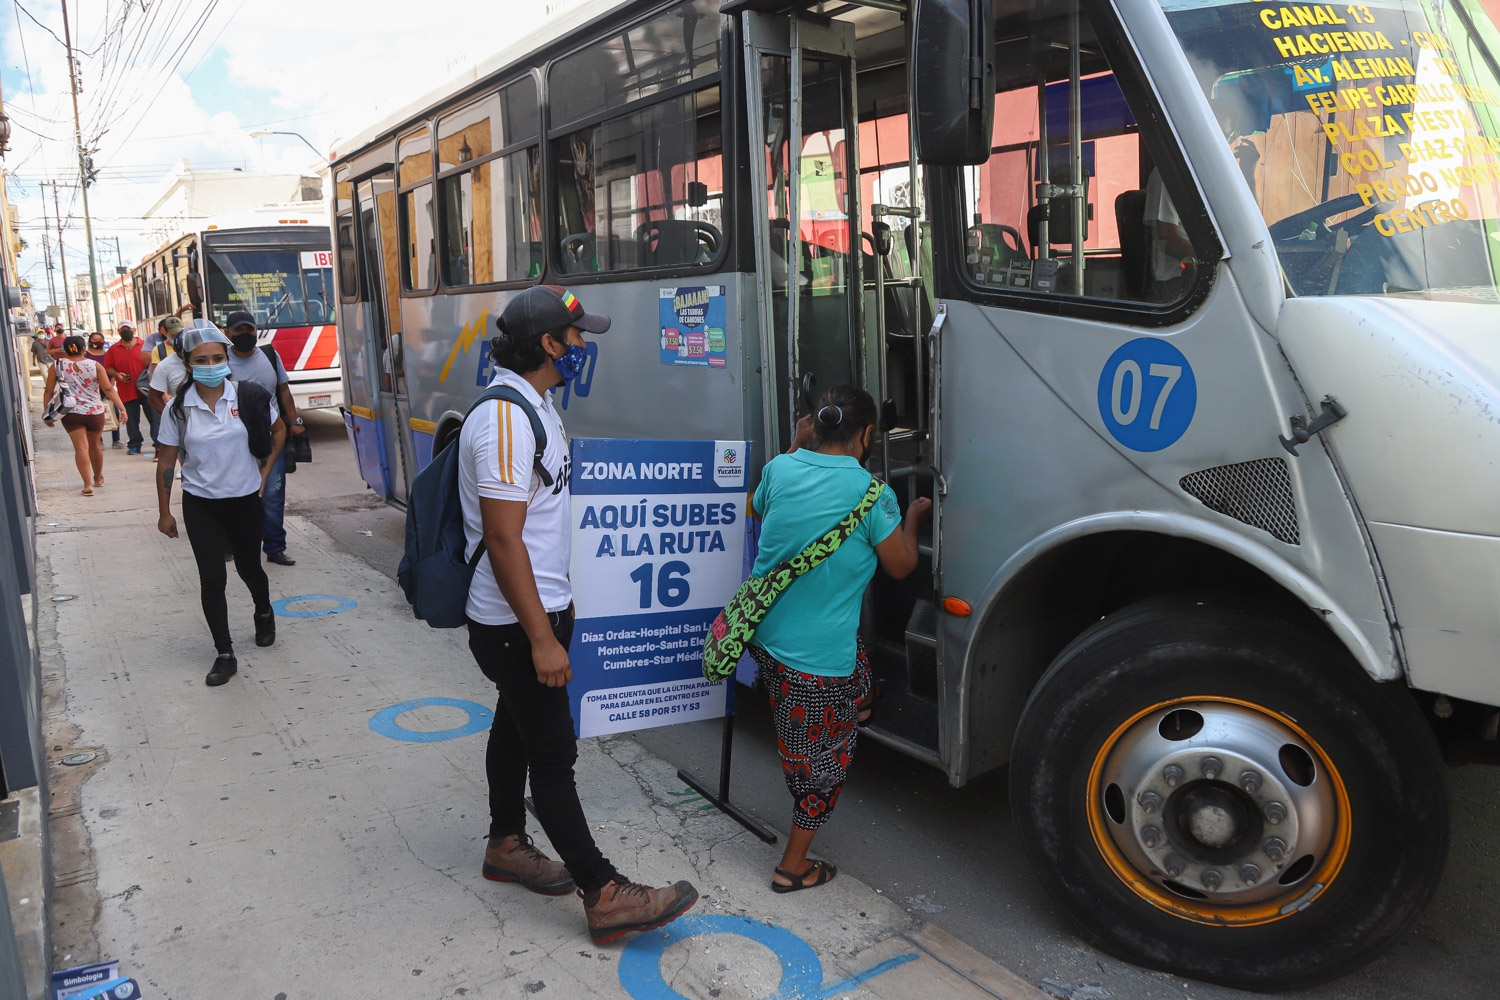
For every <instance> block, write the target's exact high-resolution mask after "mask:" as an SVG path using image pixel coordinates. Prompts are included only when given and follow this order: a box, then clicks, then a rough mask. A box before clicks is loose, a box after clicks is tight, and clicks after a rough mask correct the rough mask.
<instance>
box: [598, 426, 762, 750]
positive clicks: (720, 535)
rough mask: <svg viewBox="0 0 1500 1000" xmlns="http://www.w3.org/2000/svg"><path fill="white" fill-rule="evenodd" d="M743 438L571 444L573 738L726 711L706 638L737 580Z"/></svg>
mask: <svg viewBox="0 0 1500 1000" xmlns="http://www.w3.org/2000/svg"><path fill="white" fill-rule="evenodd" d="M748 456H749V448H748V446H747V445H746V442H744V441H636V440H625V439H614V438H575V439H574V440H573V456H572V457H573V481H572V486H573V561H572V567H571V575H572V581H573V600H574V604H575V607H576V613H577V616H578V618H577V622H576V624H575V625H574V628H573V645H572V648H571V649H570V651H569V659H570V660H571V661H572V667H573V681H572V683H570V684H569V685H568V693H569V696H570V697H571V699H572V702H573V720H574V724H575V726H576V727H577V730H578V735H579V736H584V737H587V736H605V735H608V734H610V733H624V732H631V731H633V730H637V729H650V728H652V727H655V726H665V725H675V724H676V723H679V722H692V721H695V720H698V719H715V718H720V717H722V716H723V715H725V714H726V713H727V712H728V711H729V710H730V708H731V703H730V701H729V697H730V695H729V691H728V688H729V686H730V685H728V684H727V683H724V682H721V683H718V684H713V683H710V682H708V681H706V680H704V679H703V672H702V670H703V657H702V648H703V638H704V636H705V635H707V633H708V627H709V625H710V624H712V623H713V620H714V618H715V617H716V616H717V615H718V613H719V611H720V609H722V608H723V607H724V605H725V604H726V603H727V602H728V601H729V598H730V597H732V596H734V592H735V589H736V588H738V587H739V585H740V581H741V580H743V579H744V562H743V558H744V546H745V530H746V527H745V507H746V493H745V484H746V481H747V479H746V474H745V466H746V462H747V459H748Z"/></svg>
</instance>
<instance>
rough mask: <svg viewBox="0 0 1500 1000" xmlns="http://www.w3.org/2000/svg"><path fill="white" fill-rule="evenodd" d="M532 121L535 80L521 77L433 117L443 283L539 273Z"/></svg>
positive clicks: (476, 282) (499, 279)
mask: <svg viewBox="0 0 1500 1000" xmlns="http://www.w3.org/2000/svg"><path fill="white" fill-rule="evenodd" d="M537 119H538V107H537V92H536V80H535V79H534V78H533V77H530V76H527V77H523V78H522V79H520V80H518V81H516V82H515V83H513V84H511V85H510V86H507V87H505V88H503V89H502V90H500V91H498V92H496V93H494V94H490V95H488V96H487V97H483V98H481V99H480V100H478V101H475V102H473V103H472V104H470V105H468V106H466V107H463V108H460V109H459V110H457V111H455V112H453V113H451V114H448V115H445V116H443V118H441V119H440V120H439V121H438V175H439V180H438V201H439V204H440V205H441V206H442V208H441V211H442V222H443V226H442V264H443V283H444V284H445V285H448V286H461V285H483V284H489V283H492V282H511V281H524V280H526V279H527V278H535V277H537V276H539V275H540V274H541V240H542V233H541V215H540V212H539V206H538V205H537V202H536V194H535V190H534V188H533V182H536V181H540V174H539V172H538V171H537V169H536V161H537V157H538V150H537V146H536V142H537V139H538V137H539V129H538V121H537Z"/></svg>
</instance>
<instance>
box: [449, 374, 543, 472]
mask: <svg viewBox="0 0 1500 1000" xmlns="http://www.w3.org/2000/svg"><path fill="white" fill-rule="evenodd" d="M496 399H500V400H504V401H505V402H507V403H514V404H515V405H516V406H519V407H520V408H521V412H523V413H525V414H526V417H527V419H528V420H530V421H531V435H532V438H533V439H534V440H535V441H536V450H535V453H534V454H533V455H532V456H531V465H532V468H533V469H535V470H536V474H537V478H539V479H541V481H542V485H544V486H551V485H552V474H551V473H550V472H548V471H547V467H546V466H545V465H543V464H542V456H543V455H544V454H546V452H547V428H545V427H543V426H542V418H541V416H540V415H539V414H538V413H537V412H536V407H534V406H532V405H531V401H530V400H528V399H527V398H526V397H525V396H523V395H521V390H519V389H517V388H515V387H514V386H509V385H492V386H490V387H489V388H488V389H486V390H485V391H484V394H483V395H481V396H480V397H479V398H478V399H476V400H474V405H473V406H471V407H469V411H468V413H465V414H464V419H465V420H467V419H468V418H469V413H473V412H474V409H475V407H477V406H479V404H480V403H484V402H489V401H491V400H496Z"/></svg>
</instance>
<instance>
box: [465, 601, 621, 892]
mask: <svg viewBox="0 0 1500 1000" xmlns="http://www.w3.org/2000/svg"><path fill="white" fill-rule="evenodd" d="M549 617H550V618H551V619H552V630H553V634H555V635H556V636H557V641H558V642H560V643H562V644H563V647H564V648H566V647H567V646H568V644H569V643H570V642H571V641H572V639H573V615H572V613H571V612H569V611H563V612H561V613H559V614H554V615H550V616H549ZM469 651H470V652H471V653H473V654H474V660H475V662H476V663H478V664H479V669H480V670H482V671H484V675H485V676H486V677H488V678H489V679H490V680H491V681H493V682H494V685H495V687H496V688H497V689H498V690H499V692H500V698H499V700H498V701H497V702H496V704H495V721H494V724H493V725H491V726H490V744H489V749H488V750H487V751H486V752H485V757H484V766H485V771H486V772H487V774H488V776H489V782H490V836H491V837H493V838H500V837H508V836H510V835H511V834H513V833H525V832H526V802H525V795H526V775H527V772H528V771H529V772H530V774H531V801H532V804H533V805H535V806H536V817H537V820H538V821H539V822H540V823H541V824H542V829H543V830H546V831H547V837H548V839H549V840H551V841H552V846H553V847H555V848H557V853H558V854H559V855H560V856H561V858H562V862H563V864H565V865H567V866H568V873H569V874H571V875H572V876H573V881H574V882H576V883H577V884H578V888H579V889H581V890H583V891H584V892H586V893H588V892H593V891H594V890H595V889H600V888H603V886H604V885H605V883H607V882H608V881H609V880H610V879H611V878H613V877H614V874H615V868H614V865H612V864H610V863H609V861H608V860H607V859H606V858H605V857H604V855H603V854H601V853H600V852H599V847H598V845H597V844H595V843H594V836H593V834H592V833H590V832H589V823H588V820H587V819H586V818H585V817H584V815H583V806H582V804H581V803H579V801H578V786H577V785H576V784H575V783H574V780H573V764H574V763H575V762H576V761H577V760H578V743H577V741H576V740H575V739H574V738H573V712H572V708H571V707H570V705H569V703H568V689H567V688H565V687H558V688H549V687H547V686H546V685H545V684H543V683H542V682H541V681H538V680H537V679H536V667H535V665H533V664H532V662H531V640H530V639H528V638H526V631H525V630H524V629H523V628H521V626H520V625H481V624H479V623H478V622H475V621H470V622H469Z"/></svg>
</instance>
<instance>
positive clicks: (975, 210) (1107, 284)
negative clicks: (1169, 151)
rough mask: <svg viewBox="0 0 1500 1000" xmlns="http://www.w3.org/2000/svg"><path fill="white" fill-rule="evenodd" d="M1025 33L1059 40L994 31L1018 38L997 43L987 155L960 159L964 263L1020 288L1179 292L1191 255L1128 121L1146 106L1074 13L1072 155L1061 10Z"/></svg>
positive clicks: (988, 278)
mask: <svg viewBox="0 0 1500 1000" xmlns="http://www.w3.org/2000/svg"><path fill="white" fill-rule="evenodd" d="M1033 34H1038V35H1039V36H1045V37H1049V38H1056V39H1059V40H1063V41H1060V42H1059V43H1058V44H1054V45H1051V46H1046V45H1035V44H1032V43H1031V42H1029V41H1028V40H1027V39H1026V37H1025V36H1024V35H1022V36H1019V37H1018V36H1016V34H1015V33H1014V32H1009V31H1008V30H1007V31H1003V32H1001V33H1000V34H999V36H998V37H1001V38H1018V40H1016V41H1008V42H1002V43H1001V44H1000V46H999V52H998V55H997V60H996V65H998V66H1001V67H1004V71H1003V72H1002V73H1001V74H1000V77H999V79H998V81H997V88H996V89H997V93H996V94H995V124H994V131H993V142H992V147H991V148H992V152H991V155H990V158H989V160H988V161H987V162H985V163H984V164H981V165H979V166H974V167H965V168H963V170H962V176H963V188H964V206H965V213H966V215H965V219H964V224H965V226H966V229H965V230H964V247H963V259H964V261H965V267H964V271H965V273H966V274H967V276H968V278H969V279H970V280H971V281H972V282H973V283H974V284H975V285H978V286H981V287H983V288H995V289H1000V288H1003V289H1005V290H1006V291H1008V292H1019V293H1023V294H1038V295H1073V296H1080V295H1081V296H1084V297H1087V298H1095V299H1113V300H1117V301H1134V302H1150V303H1159V304H1167V303H1173V302H1177V301H1179V300H1181V299H1183V298H1184V297H1185V296H1186V295H1187V293H1188V290H1189V289H1190V288H1191V287H1192V286H1193V284H1194V283H1195V280H1196V276H1197V267H1198V260H1197V255H1196V254H1195V251H1194V248H1193V245H1192V242H1191V240H1190V239H1189V238H1188V236H1187V233H1186V231H1185V229H1184V227H1183V225H1182V221H1181V219H1180V217H1179V214H1178V212H1177V207H1176V202H1175V201H1174V198H1173V196H1172V193H1171V192H1169V191H1168V190H1167V189H1166V187H1165V186H1164V185H1163V183H1162V175H1161V173H1160V171H1158V170H1156V169H1155V167H1154V164H1153V157H1152V155H1151V149H1150V148H1149V146H1148V142H1147V139H1146V137H1145V136H1144V135H1143V134H1142V132H1141V130H1140V127H1139V125H1138V121H1139V119H1140V118H1144V117H1147V116H1145V115H1144V114H1143V115H1137V114H1136V111H1135V109H1132V108H1131V106H1130V103H1129V101H1128V100H1127V98H1126V97H1125V93H1124V92H1123V91H1122V89H1121V87H1120V83H1119V81H1118V79H1117V78H1116V76H1115V72H1114V69H1113V68H1112V67H1111V66H1110V65H1109V63H1108V61H1107V60H1106V58H1105V56H1104V55H1103V54H1102V52H1101V47H1100V46H1099V44H1098V42H1097V40H1096V39H1095V37H1094V33H1093V31H1092V28H1091V25H1090V24H1089V23H1088V20H1087V17H1085V18H1084V23H1083V25H1082V34H1083V37H1082V45H1081V67H1080V69H1081V72H1080V80H1079V97H1080V101H1079V104H1080V117H1079V121H1078V123H1077V125H1078V131H1079V132H1080V134H1081V136H1082V137H1083V138H1081V141H1080V143H1079V151H1078V155H1077V157H1076V159H1075V157H1074V155H1073V152H1072V148H1071V145H1070V142H1069V138H1070V132H1071V131H1072V126H1073V125H1074V123H1073V122H1072V121H1071V119H1070V114H1071V112H1070V96H1071V82H1070V78H1069V60H1068V48H1067V45H1066V43H1065V40H1066V39H1067V37H1068V34H1067V19H1066V17H1065V16H1062V17H1059V18H1056V19H1054V21H1052V22H1043V23H1042V24H1039V25H1035V26H1034V30H1033ZM1038 81H1044V82H1043V83H1039V82H1038ZM1080 179H1081V181H1082V184H1081V186H1080V185H1079V184H1078V180H1080ZM1080 194H1081V195H1082V198H1081V199H1080V197H1079V195H1080ZM1080 202H1081V204H1082V209H1081V211H1080ZM1080 235H1081V236H1082V252H1081V253H1080V252H1079V250H1078V248H1077V247H1075V246H1074V243H1075V241H1077V240H1078V239H1079V236H1080Z"/></svg>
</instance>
